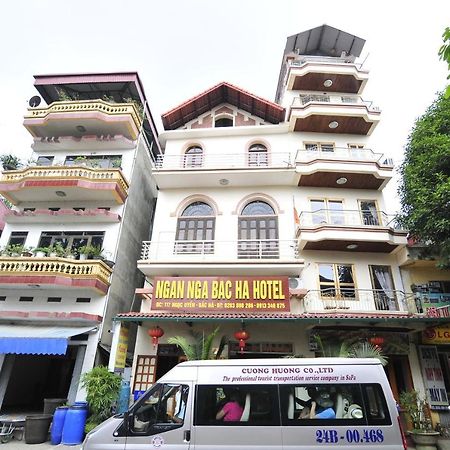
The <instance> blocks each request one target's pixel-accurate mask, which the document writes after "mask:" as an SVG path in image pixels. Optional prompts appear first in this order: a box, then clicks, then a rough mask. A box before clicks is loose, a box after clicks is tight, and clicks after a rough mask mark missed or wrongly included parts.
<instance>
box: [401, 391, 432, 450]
mask: <svg viewBox="0 0 450 450" xmlns="http://www.w3.org/2000/svg"><path fill="white" fill-rule="evenodd" d="M399 400H400V406H401V408H403V409H404V411H405V413H406V415H407V416H408V419H409V421H410V424H411V426H412V430H409V431H408V433H409V434H410V435H411V437H412V439H413V441H414V443H415V444H416V449H417V450H425V449H430V448H433V447H432V446H433V445H434V446H436V444H437V439H438V437H439V432H438V431H435V430H433V428H432V425H431V417H430V406H429V405H428V403H427V401H426V400H425V398H424V397H423V396H421V395H420V394H419V392H417V391H416V390H411V391H403V392H401V393H400V399H399ZM435 448H436V447H435Z"/></svg>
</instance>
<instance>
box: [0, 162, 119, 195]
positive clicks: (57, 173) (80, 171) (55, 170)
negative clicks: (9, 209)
mask: <svg viewBox="0 0 450 450" xmlns="http://www.w3.org/2000/svg"><path fill="white" fill-rule="evenodd" d="M43 178H64V179H74V178H85V179H88V180H90V181H94V182H100V183H101V182H105V181H106V182H111V181H113V182H116V183H118V184H119V185H120V187H121V188H122V190H123V191H124V192H127V191H128V183H127V181H126V180H125V178H124V176H123V175H122V172H121V171H120V169H91V168H88V167H81V166H36V167H27V168H26V169H21V170H11V171H6V172H3V177H2V179H1V181H2V182H7V183H8V182H9V183H14V182H20V181H24V180H27V179H43Z"/></svg>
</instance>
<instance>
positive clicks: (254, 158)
mask: <svg viewBox="0 0 450 450" xmlns="http://www.w3.org/2000/svg"><path fill="white" fill-rule="evenodd" d="M268 162H269V161H268V154H267V147H266V146H265V145H263V144H253V145H251V146H250V148H249V149H248V165H249V167H260V166H263V167H265V166H267V165H268Z"/></svg>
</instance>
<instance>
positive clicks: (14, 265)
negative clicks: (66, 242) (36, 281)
mask: <svg viewBox="0 0 450 450" xmlns="http://www.w3.org/2000/svg"><path fill="white" fill-rule="evenodd" d="M111 272H112V269H111V268H110V267H108V266H107V265H106V264H105V263H103V262H102V261H100V260H89V261H78V260H73V259H66V258H60V257H46V258H32V257H24V256H18V257H10V256H1V257H0V273H1V274H2V275H11V276H14V275H19V274H22V275H25V274H26V275H40V276H45V275H63V276H66V277H69V278H80V277H81V278H84V277H86V278H98V279H99V280H101V281H103V282H105V283H109V277H110V275H111Z"/></svg>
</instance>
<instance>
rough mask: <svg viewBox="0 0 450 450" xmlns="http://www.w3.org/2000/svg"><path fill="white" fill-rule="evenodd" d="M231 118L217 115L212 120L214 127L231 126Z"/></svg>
mask: <svg viewBox="0 0 450 450" xmlns="http://www.w3.org/2000/svg"><path fill="white" fill-rule="evenodd" d="M232 126H233V119H232V118H230V117H219V118H218V119H216V120H215V121H214V127H215V128H222V127H232Z"/></svg>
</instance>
